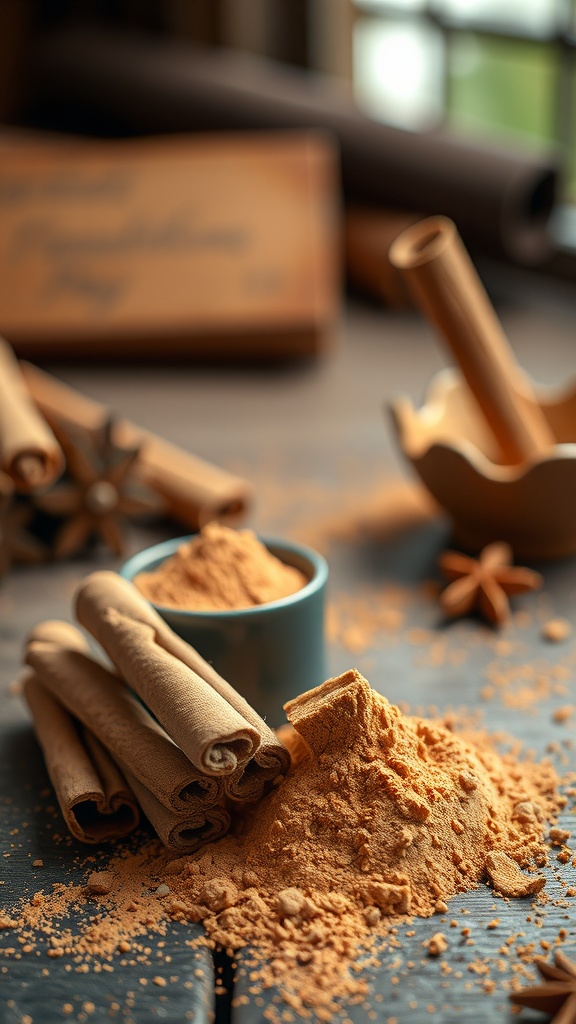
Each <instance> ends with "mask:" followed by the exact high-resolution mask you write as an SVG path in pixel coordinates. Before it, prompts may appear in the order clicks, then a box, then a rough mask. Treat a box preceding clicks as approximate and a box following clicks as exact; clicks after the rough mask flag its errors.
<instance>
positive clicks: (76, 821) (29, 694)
mask: <svg viewBox="0 0 576 1024" xmlns="http://www.w3.org/2000/svg"><path fill="white" fill-rule="evenodd" d="M24 696H25V698H26V702H27V704H28V707H29V709H30V713H31V715H32V720H33V723H34V730H35V732H36V736H37V738H38V742H39V743H40V746H41V748H42V752H43V754H44V760H45V762H46V768H47V770H48V774H49V776H50V779H51V782H52V785H53V786H54V790H55V793H56V797H57V799H58V803H59V804H60V808H61V811H62V815H63V817H64V820H65V822H66V824H67V826H68V829H69V830H70V832H71V833H72V835H73V836H75V837H76V839H79V840H81V842H84V843H100V842H106V841H108V840H113V839H119V838H121V837H122V836H125V835H127V834H128V833H129V832H131V831H132V830H133V829H134V828H136V826H137V825H138V822H139V817H140V816H139V813H138V804H137V803H136V800H135V798H134V795H133V793H132V792H131V791H130V789H129V787H128V785H127V784H126V781H125V779H124V778H123V776H122V774H121V773H120V771H119V769H118V768H117V766H116V765H115V764H114V761H113V760H112V759H111V758H110V756H109V755H108V754H107V752H106V750H105V749H104V747H103V746H102V745H101V744H100V743H99V742H98V740H97V739H96V737H95V736H94V735H93V734H92V733H91V731H90V730H89V729H84V730H81V728H80V727H79V724H78V723H77V722H76V721H75V719H74V718H73V717H72V715H70V714H69V713H68V711H67V710H66V709H65V708H64V707H63V706H62V704H60V702H59V701H57V700H55V698H54V697H53V696H52V694H51V693H49V692H48V690H47V689H46V688H45V687H44V686H43V685H42V684H41V682H40V681H39V680H38V678H37V676H36V674H35V673H34V672H33V671H32V672H30V673H29V674H28V675H27V677H26V679H25V682H24Z"/></svg>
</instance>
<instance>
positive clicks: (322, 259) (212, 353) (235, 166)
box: [0, 132, 339, 359]
mask: <svg viewBox="0 0 576 1024" xmlns="http://www.w3.org/2000/svg"><path fill="white" fill-rule="evenodd" d="M338 251H339V240H338V173H337V158H336V154H335V150H334V147H333V145H332V143H331V142H330V140H328V139H327V138H326V137H324V136H323V135H321V134H317V133H314V132H294V133H265V134H264V133H254V134H238V135H230V134H226V135H204V136H172V137H162V138H154V139H131V140H122V141H116V140H114V141H105V142H102V141H98V142H88V143H77V142H74V143H70V142H58V143H57V144H54V145H49V144H47V143H46V142H45V141H44V140H43V141H42V142H39V143H38V144H37V145H34V144H32V143H31V142H29V141H23V142H22V144H21V145H17V144H14V145H9V146H4V147H0V333H2V334H3V335H4V336H5V337H6V338H7V339H8V340H9V341H10V343H11V344H12V345H13V346H14V348H15V349H16V351H17V352H18V353H19V354H21V355H25V356H27V357H29V358H30V357H32V358H36V357H39V356H42V355H49V356H73V357H74V358H76V357H84V356H86V357H90V358H93V357H97V356H103V357H114V356H126V355H129V356H132V355H133V356H135V357H138V356H148V357H154V356H157V357H165V356H169V355H177V356H186V355H192V356H200V357H206V358H213V357H220V356H226V357H233V358H239V359H243V358H259V357H265V358H274V357H287V356H291V355H295V356H299V355H308V354H312V353H315V352H318V351H321V350H322V349H323V348H324V347H325V346H326V344H327V343H329V339H330V335H331V333H332V330H333V327H334V322H335V319H336V316H337V311H338V285H339V281H338V266H337V259H338Z"/></svg>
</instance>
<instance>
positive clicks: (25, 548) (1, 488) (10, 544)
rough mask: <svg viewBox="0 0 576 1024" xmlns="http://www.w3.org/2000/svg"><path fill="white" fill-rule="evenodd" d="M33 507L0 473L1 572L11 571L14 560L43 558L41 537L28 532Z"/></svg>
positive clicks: (2, 574) (28, 560)
mask: <svg viewBox="0 0 576 1024" xmlns="http://www.w3.org/2000/svg"><path fill="white" fill-rule="evenodd" d="M32 515H33V509H32V507H31V506H30V505H29V504H28V503H27V502H18V501H17V500H16V497H15V490H14V486H13V484H12V482H11V481H10V480H9V479H8V477H5V476H4V475H3V474H2V475H1V477H0V576H4V575H5V574H6V573H7V572H9V570H10V568H11V566H12V563H13V562H42V561H44V559H45V557H46V551H45V549H44V546H43V545H42V544H41V543H40V541H39V540H38V539H37V538H36V537H34V536H33V535H32V534H31V533H29V532H28V529H27V527H28V525H29V523H30V520H31V519H32Z"/></svg>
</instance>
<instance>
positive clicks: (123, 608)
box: [75, 572, 260, 776]
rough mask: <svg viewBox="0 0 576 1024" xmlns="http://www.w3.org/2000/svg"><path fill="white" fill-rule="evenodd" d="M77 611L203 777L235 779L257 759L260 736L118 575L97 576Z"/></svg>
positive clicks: (80, 594) (81, 592) (82, 592)
mask: <svg viewBox="0 0 576 1024" xmlns="http://www.w3.org/2000/svg"><path fill="white" fill-rule="evenodd" d="M75 608H76V615H77V618H78V621H79V622H80V623H81V624H82V625H83V626H85V627H86V629H87V630H88V631H89V632H90V633H91V634H92V636H93V637H94V638H95V639H96V640H97V641H98V643H99V644H100V645H101V647H103V648H104V650H105V651H106V653H107V655H108V657H109V658H110V659H111V660H112V661H113V663H114V664H115V666H116V668H117V669H118V671H119V672H120V674H121V675H122V677H123V678H124V679H125V680H126V682H127V683H128V684H129V686H131V687H132V688H133V689H134V690H135V691H136V693H137V694H138V696H139V697H140V698H141V699H142V700H143V701H144V703H145V704H146V705H147V706H148V707H149V708H150V709H151V711H152V712H153V713H154V715H155V716H156V718H157V719H158V720H159V722H161V723H162V725H163V726H164V728H165V729H166V731H167V733H168V734H169V736H171V737H172V739H173V740H174V741H175V743H177V744H178V746H179V747H181V749H182V750H183V751H184V753H185V754H186V756H187V757H189V758H190V760H191V761H192V764H194V765H196V767H197V768H198V770H199V771H201V772H205V773H207V774H211V775H219V776H223V775H230V774H231V773H232V772H233V771H235V770H236V769H237V768H238V767H239V766H240V765H241V764H243V763H244V762H245V761H248V760H249V758H251V757H252V755H253V754H254V753H255V752H256V749H257V747H258V745H259V743H260V734H259V732H258V729H257V728H255V726H254V725H251V724H250V722H248V721H247V720H246V718H244V717H243V716H242V715H241V714H240V713H239V712H238V711H236V709H235V708H234V707H233V706H232V705H231V704H230V703H228V702H227V701H226V700H225V698H224V697H222V696H221V695H220V694H219V693H218V692H217V691H216V690H215V689H214V688H213V687H212V686H210V685H209V684H208V683H207V682H206V680H205V679H203V678H202V677H201V676H200V675H198V674H197V673H196V672H195V671H194V670H193V669H192V668H189V667H188V665H187V664H186V663H185V662H182V661H181V660H179V659H178V656H177V655H176V656H175V655H173V654H172V653H171V652H170V651H169V648H166V647H165V645H164V643H163V641H162V638H163V636H164V632H165V630H164V627H165V623H164V622H163V620H162V619H161V618H160V616H159V615H157V614H156V612H154V610H153V609H152V608H151V607H150V605H149V604H148V603H147V602H146V601H145V600H144V598H143V597H141V595H140V594H139V593H138V591H137V590H136V588H135V587H133V586H132V584H131V583H128V581H127V580H124V579H122V577H120V576H118V575H117V574H116V573H114V572H95V573H92V575H90V576H88V577H87V579H86V580H85V581H84V582H83V583H82V584H81V585H80V587H79V589H78V591H77V594H76V601H75ZM165 628H166V629H168V632H169V633H171V632H172V631H171V630H169V628H168V627H167V626H166V627H165Z"/></svg>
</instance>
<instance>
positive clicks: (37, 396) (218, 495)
mask: <svg viewBox="0 0 576 1024" xmlns="http://www.w3.org/2000/svg"><path fill="white" fill-rule="evenodd" d="M20 367H21V371H22V375H23V377H24V379H25V381H26V384H27V386H28V389H29V391H30V394H31V395H32V397H33V399H34V401H35V403H36V405H37V406H38V409H39V410H40V412H41V413H42V415H43V416H45V418H46V420H47V422H48V423H49V424H50V426H51V427H52V428H53V429H54V430H55V431H56V432H58V430H59V429H62V427H64V428H66V426H74V427H76V428H78V427H80V428H82V429H83V430H88V431H92V430H95V429H96V428H98V427H101V426H102V424H103V423H104V422H105V421H106V420H107V419H108V418H109V415H110V410H108V409H107V408H106V407H105V406H104V405H102V404H101V403H99V402H96V401H94V400H93V399H91V398H88V397H87V396H85V395H83V394H81V393H80V392H79V391H76V390H75V389H74V388H71V387H68V385H66V384H64V383H62V381H59V380H58V379H57V378H56V377H52V376H51V375H50V374H48V373H45V372H44V371H42V370H39V369H38V368H37V367H36V366H33V365H31V364H30V363H25V362H22V363H21V364H20ZM115 442H116V443H117V444H118V445H119V446H120V447H123V448H131V447H138V446H140V455H139V457H138V460H137V462H136V464H135V466H134V473H135V476H136V477H138V478H139V480H140V481H141V483H143V484H145V485H146V486H147V487H149V488H151V489H152V490H154V491H155V492H156V493H157V494H159V495H161V497H162V498H164V501H165V502H166V506H167V511H168V512H169V513H170V514H171V515H173V516H174V517H175V518H177V519H179V520H180V521H181V522H183V523H185V524H186V525H187V526H189V527H190V528H191V529H192V530H197V529H199V527H201V526H203V525H204V523H207V522H209V521H210V520H211V519H233V518H237V517H240V516H241V515H243V514H244V513H245V511H246V509H247V507H248V505H249V503H250V501H251V498H252V487H251V485H250V484H249V483H248V482H247V481H246V480H243V479H242V478H241V477H238V476H235V475H234V474H233V473H229V472H227V470H225V469H221V468H219V467H218V466H214V465H212V464H211V463H209V462H206V461H205V460H203V459H200V458H198V457H197V456H195V455H192V454H191V453H190V452H186V451H184V450H183V449H182V448H178V447H177V446H176V445H173V444H170V443H169V442H168V441H165V440H163V439H162V438H160V437H157V436H156V435H155V434H152V433H150V432H149V431H146V430H143V429H142V428H141V427H137V426H135V425H134V424H133V423H130V422H129V421H128V420H118V421H116V423H115Z"/></svg>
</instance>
